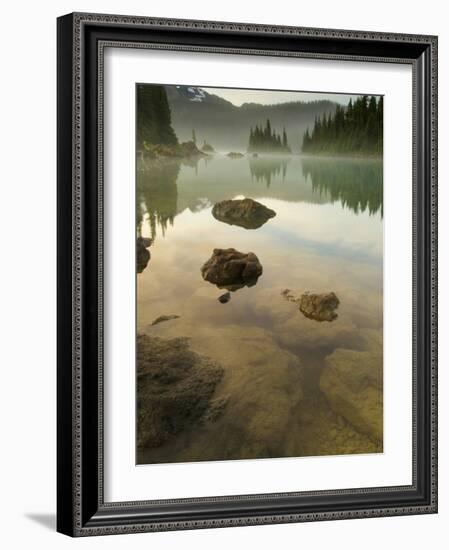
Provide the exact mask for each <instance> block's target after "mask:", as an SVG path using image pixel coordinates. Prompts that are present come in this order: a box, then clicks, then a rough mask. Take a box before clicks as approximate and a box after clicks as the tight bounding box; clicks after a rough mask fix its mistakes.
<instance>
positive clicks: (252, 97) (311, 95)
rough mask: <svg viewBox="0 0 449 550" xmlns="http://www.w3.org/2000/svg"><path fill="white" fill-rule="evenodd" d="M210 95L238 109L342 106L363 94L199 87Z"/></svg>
mask: <svg viewBox="0 0 449 550" xmlns="http://www.w3.org/2000/svg"><path fill="white" fill-rule="evenodd" d="M198 88H201V89H203V90H206V91H207V92H208V93H210V94H214V95H217V96H218V97H221V98H223V99H226V100H227V101H229V102H231V103H232V104H233V105H235V106H236V107H240V106H241V105H243V104H244V103H258V104H260V105H276V104H279V103H289V102H291V101H302V102H305V103H310V102H313V101H323V100H325V101H333V102H335V103H340V104H341V105H347V104H348V102H349V100H350V99H351V98H352V100H353V101H354V100H355V99H356V98H357V97H360V95H361V94H338V93H322V92H296V91H277V90H248V89H237V88H213V87H208V86H198Z"/></svg>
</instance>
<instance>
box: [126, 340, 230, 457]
mask: <svg viewBox="0 0 449 550" xmlns="http://www.w3.org/2000/svg"><path fill="white" fill-rule="evenodd" d="M222 377H223V368H222V367H221V366H219V365H218V364H216V363H214V362H213V361H211V360H210V359H208V358H206V357H203V356H200V355H198V354H197V353H195V352H193V351H192V350H191V349H190V347H189V343H188V339H187V338H173V339H170V340H164V339H162V338H157V337H150V336H146V335H139V336H138V337H137V399H138V405H137V412H138V421H137V440H138V442H137V444H138V446H139V448H153V447H159V446H160V445H162V444H163V443H165V442H166V441H167V440H168V439H170V438H171V437H173V436H174V435H176V434H178V433H180V432H182V431H183V430H185V429H188V428H191V427H194V426H196V425H198V424H201V423H202V422H204V421H207V420H208V419H215V418H216V417H217V415H219V414H220V413H221V411H222V409H223V406H224V405H223V406H220V407H219V408H218V410H217V403H216V402H215V401H214V400H213V395H214V392H215V388H216V386H217V384H218V383H219V382H220V380H221V379H222Z"/></svg>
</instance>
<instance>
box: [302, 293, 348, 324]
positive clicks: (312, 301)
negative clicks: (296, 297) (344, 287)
mask: <svg viewBox="0 0 449 550" xmlns="http://www.w3.org/2000/svg"><path fill="white" fill-rule="evenodd" d="M339 304H340V300H339V299H338V298H337V296H336V294H335V293H334V292H328V293H324V294H310V293H309V292H304V294H303V295H302V296H301V299H300V301H299V309H300V311H301V312H302V313H303V314H304V315H305V316H306V317H307V318H308V319H314V320H315V321H334V320H335V319H336V318H337V317H338V314H337V313H336V312H335V310H336V309H337V308H338V306H339Z"/></svg>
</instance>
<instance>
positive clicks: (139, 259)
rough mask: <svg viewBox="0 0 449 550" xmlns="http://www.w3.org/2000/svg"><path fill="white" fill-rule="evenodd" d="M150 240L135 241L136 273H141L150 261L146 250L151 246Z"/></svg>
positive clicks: (139, 238) (149, 255) (148, 252)
mask: <svg viewBox="0 0 449 550" xmlns="http://www.w3.org/2000/svg"><path fill="white" fill-rule="evenodd" d="M152 242H153V241H152V240H151V239H147V238H145V237H138V238H137V241H136V267H137V273H142V271H143V270H144V269H145V268H146V267H147V265H148V262H149V261H150V258H151V254H150V251H149V250H147V248H149V247H150V246H151V244H152Z"/></svg>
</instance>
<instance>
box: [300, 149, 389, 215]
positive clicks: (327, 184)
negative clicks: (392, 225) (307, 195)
mask: <svg viewBox="0 0 449 550" xmlns="http://www.w3.org/2000/svg"><path fill="white" fill-rule="evenodd" d="M302 172H303V174H304V177H305V178H307V179H310V182H311V185H312V189H313V190H314V191H315V192H316V193H318V194H323V193H324V194H326V195H328V196H330V199H331V201H332V202H336V201H338V202H340V203H341V205H342V206H343V207H347V208H350V209H351V210H353V211H354V212H355V213H356V214H358V213H359V212H365V210H368V212H369V213H370V214H375V213H376V212H378V210H379V209H380V210H381V215H383V177H382V176H383V174H382V163H380V162H378V161H372V162H371V161H356V160H350V159H348V160H343V161H341V160H338V161H336V160H333V159H321V161H320V162H317V159H316V158H313V159H307V158H306V159H304V160H303V162H302Z"/></svg>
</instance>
